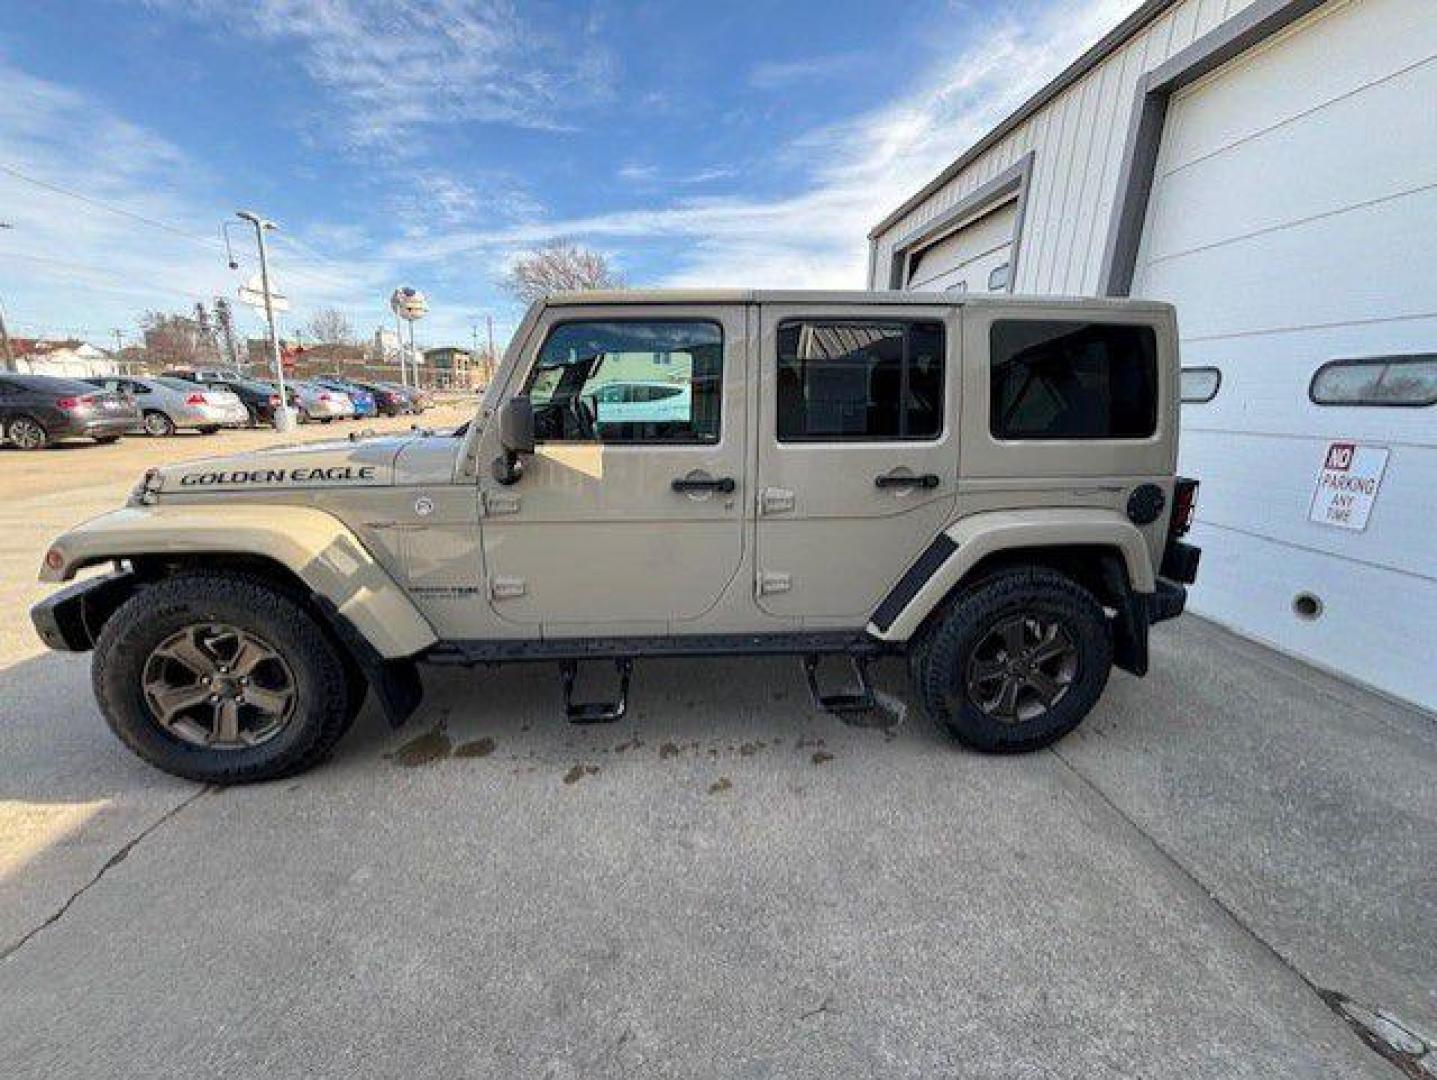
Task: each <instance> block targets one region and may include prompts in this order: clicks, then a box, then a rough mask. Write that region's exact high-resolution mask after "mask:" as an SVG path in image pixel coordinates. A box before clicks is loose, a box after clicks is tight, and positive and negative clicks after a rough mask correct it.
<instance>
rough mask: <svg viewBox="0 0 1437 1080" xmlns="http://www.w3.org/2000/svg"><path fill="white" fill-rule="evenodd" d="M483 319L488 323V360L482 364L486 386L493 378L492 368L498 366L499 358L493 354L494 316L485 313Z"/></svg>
mask: <svg viewBox="0 0 1437 1080" xmlns="http://www.w3.org/2000/svg"><path fill="white" fill-rule="evenodd" d="M484 321H485V322H486V323H487V324H488V325H489V362H488V363H487V364H485V365H484V385H485V386H486V387H487V386H488V385H489V383H490V382H492V381H493V379H494V369H495V368H497V367H498V366H499V359H498V357H496V356H495V355H494V316H493V315H485V316H484Z"/></svg>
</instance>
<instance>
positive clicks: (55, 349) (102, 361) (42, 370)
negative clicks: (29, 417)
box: [10, 338, 122, 379]
mask: <svg viewBox="0 0 1437 1080" xmlns="http://www.w3.org/2000/svg"><path fill="white" fill-rule="evenodd" d="M10 349H11V351H12V352H13V353H14V355H15V366H16V368H17V369H18V370H20V371H22V372H26V373H28V374H30V375H53V376H55V377H56V378H61V379H86V378H94V377H96V376H100V375H119V374H122V371H121V365H120V364H119V363H117V362H116V360H115V358H114V357H113V356H111V355H110V354H109V353H107V352H106V351H105V350H103V349H97V348H95V346H93V345H87V344H86V343H85V342H83V341H77V340H74V339H70V340H67V341H40V340H36V339H34V338H11V339H10Z"/></svg>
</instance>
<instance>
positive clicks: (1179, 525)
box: [1172, 476, 1198, 536]
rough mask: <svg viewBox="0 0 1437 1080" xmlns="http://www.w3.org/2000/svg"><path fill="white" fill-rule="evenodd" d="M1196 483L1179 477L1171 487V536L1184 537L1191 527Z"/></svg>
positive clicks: (1195, 500)
mask: <svg viewBox="0 0 1437 1080" xmlns="http://www.w3.org/2000/svg"><path fill="white" fill-rule="evenodd" d="M1197 491H1198V482H1197V481H1196V480H1191V479H1189V478H1188V477H1186V476H1179V477H1178V479H1177V484H1176V485H1175V486H1174V487H1173V517H1172V535H1173V536H1186V535H1187V531H1188V530H1189V529H1191V528H1192V526H1193V514H1195V513H1196V512H1197Z"/></svg>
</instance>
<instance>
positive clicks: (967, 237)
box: [908, 202, 1018, 292]
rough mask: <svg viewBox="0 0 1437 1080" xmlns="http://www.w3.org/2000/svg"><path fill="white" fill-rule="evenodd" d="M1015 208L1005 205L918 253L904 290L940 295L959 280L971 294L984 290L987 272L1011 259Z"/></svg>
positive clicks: (1009, 204)
mask: <svg viewBox="0 0 1437 1080" xmlns="http://www.w3.org/2000/svg"><path fill="white" fill-rule="evenodd" d="M1017 220H1018V213H1017V204H1016V203H1012V202H1010V203H1008V204H1007V205H1006V206H1002V207H1000V208H998V209H997V210H994V211H993V212H991V213H989V214H985V215H984V216H983V217H981V218H978V219H977V220H976V221H973V222H972V223H970V224H968V225H966V226H964V227H963V228H962V229H960V230H959V231H958V232H956V233H954V234H953V235H952V236H948V237H945V238H943V239H942V240H940V241H938V242H937V243H936V244H933V245H931V246H930V247H927V248H925V249H924V250H923V251H921V252H919V253H918V255H917V256H916V258H915V261H914V264H913V266H912V268H911V269H910V271H909V276H908V288H909V289H922V290H927V291H934V292H937V291H941V290H943V289H947V288H951V287H952V286H953V285H955V284H957V282H958V281H960V280H966V281H967V282H968V288H969V289H970V290H971V291H973V292H983V291H985V290H986V289H987V288H988V272H989V271H990V270H991V269H992V268H993V267H995V266H999V265H1001V264H1003V263H1004V262H1007V261H1008V260H1009V258H1011V256H1012V248H1013V232H1014V229H1015V228H1016V226H1017Z"/></svg>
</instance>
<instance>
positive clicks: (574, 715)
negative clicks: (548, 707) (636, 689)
mask: <svg viewBox="0 0 1437 1080" xmlns="http://www.w3.org/2000/svg"><path fill="white" fill-rule="evenodd" d="M614 670H615V671H616V672H618V675H619V697H618V700H616V701H575V700H574V682H575V680H576V679H577V678H578V677H579V662H578V661H577V660H561V661H559V676H560V678H562V679H563V682H564V715H566V716H567V717H568V718H569V723H571V724H612V723H614V722H615V721H617V720H622V719H623V718H624V713H625V712H627V711H628V708H629V677H630V676H631V675H633V673H634V662H633V661H632V660H630V659H629V658H628V657H620V658H619V659H617V660H615V661H614Z"/></svg>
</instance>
